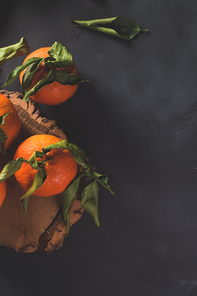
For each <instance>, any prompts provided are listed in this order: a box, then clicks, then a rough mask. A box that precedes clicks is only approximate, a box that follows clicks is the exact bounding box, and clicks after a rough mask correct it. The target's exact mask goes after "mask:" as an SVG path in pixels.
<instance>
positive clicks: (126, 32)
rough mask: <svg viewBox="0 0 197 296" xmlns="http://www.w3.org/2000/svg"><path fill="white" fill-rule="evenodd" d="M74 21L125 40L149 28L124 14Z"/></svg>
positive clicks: (81, 25)
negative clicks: (143, 26)
mask: <svg viewBox="0 0 197 296" xmlns="http://www.w3.org/2000/svg"><path fill="white" fill-rule="evenodd" d="M72 23H73V24H74V25H75V26H80V27H85V28H89V29H92V30H95V31H99V32H102V33H105V34H109V35H112V36H116V37H120V38H123V39H125V40H130V39H132V38H133V37H134V36H136V35H137V34H138V33H139V32H140V31H148V30H147V29H144V30H142V29H140V27H139V26H138V24H137V23H136V22H134V21H133V20H132V19H130V18H127V17H122V16H117V17H112V18H104V19H94V20H85V21H80V20H73V21H72Z"/></svg>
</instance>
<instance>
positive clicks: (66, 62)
mask: <svg viewBox="0 0 197 296" xmlns="http://www.w3.org/2000/svg"><path fill="white" fill-rule="evenodd" d="M48 54H49V55H50V56H51V57H52V58H53V59H54V60H55V61H56V62H58V63H60V65H61V66H63V67H73V58H72V55H71V53H70V52H69V51H68V49H67V48H66V47H65V46H63V45H62V44H61V43H59V42H57V41H56V42H55V43H54V44H53V45H52V46H51V48H50V49H49V51H48Z"/></svg>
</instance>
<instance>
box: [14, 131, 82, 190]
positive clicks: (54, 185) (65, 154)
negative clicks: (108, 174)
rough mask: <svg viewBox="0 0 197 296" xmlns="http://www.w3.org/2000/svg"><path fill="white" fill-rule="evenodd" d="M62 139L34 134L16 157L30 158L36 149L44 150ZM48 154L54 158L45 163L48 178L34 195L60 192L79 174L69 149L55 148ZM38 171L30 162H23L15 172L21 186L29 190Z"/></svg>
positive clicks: (18, 149) (22, 144) (20, 146)
mask: <svg viewBox="0 0 197 296" xmlns="http://www.w3.org/2000/svg"><path fill="white" fill-rule="evenodd" d="M60 141H61V139H60V138H58V137H56V136H52V135H45V134H43V135H33V136H31V137H29V138H27V139H26V140H25V141H24V142H22V143H21V144H20V145H19V147H18V148H17V150H16V153H15V156H14V159H16V158H19V157H24V158H25V159H29V157H30V156H31V155H32V154H33V153H34V152H35V151H36V150H37V151H42V148H44V147H46V146H48V145H50V144H54V143H57V142H60ZM47 156H50V157H51V158H52V160H48V161H46V163H45V165H44V168H45V169H46V173H47V178H46V180H45V182H44V183H43V184H42V186H41V187H40V188H38V189H37V190H36V191H35V192H34V194H33V195H37V196H52V195H56V194H59V193H61V192H63V191H64V190H65V189H66V187H67V186H68V185H69V184H70V182H71V181H72V180H73V179H74V178H75V176H76V174H77V163H76V162H75V160H74V159H73V158H72V156H71V154H70V152H69V151H67V150H64V149H54V150H51V151H50V152H49V153H47ZM38 160H39V159H38ZM37 172H38V171H37V170H35V169H33V168H32V167H31V166H30V165H29V163H23V164H22V166H21V168H20V169H19V170H18V171H17V172H16V173H15V177H16V180H17V181H18V183H19V184H20V185H21V187H22V188H23V189H24V190H26V191H28V190H29V188H30V187H31V185H32V182H33V180H34V177H35V175H36V173H37Z"/></svg>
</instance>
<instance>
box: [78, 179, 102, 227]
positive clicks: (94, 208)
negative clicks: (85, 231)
mask: <svg viewBox="0 0 197 296" xmlns="http://www.w3.org/2000/svg"><path fill="white" fill-rule="evenodd" d="M98 194H99V187H98V184H97V182H96V181H94V182H93V183H91V184H89V185H88V186H87V187H85V189H84V190H83V193H82V198H81V206H82V207H83V208H84V209H85V210H86V211H87V212H88V213H89V214H90V215H91V216H92V218H93V219H94V222H95V224H96V226H99V225H100V222H99V215H98Z"/></svg>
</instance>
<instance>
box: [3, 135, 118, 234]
mask: <svg viewBox="0 0 197 296" xmlns="http://www.w3.org/2000/svg"><path fill="white" fill-rule="evenodd" d="M53 149H66V150H68V151H69V152H70V153H71V155H72V157H73V159H74V160H75V161H76V162H77V163H78V164H79V166H80V167H81V175H80V176H78V177H77V178H75V180H74V181H73V182H72V183H71V185H70V186H68V187H67V188H66V189H65V191H64V192H63V193H62V198H63V216H64V222H65V224H66V225H67V234H68V233H69V230H70V219H69V210H70V207H71V205H72V202H73V201H74V199H75V197H76V195H77V191H78V189H79V184H80V179H81V178H82V177H84V176H88V177H89V179H91V180H92V182H91V183H90V184H88V185H87V186H86V187H85V189H84V190H83V192H82V197H81V206H82V207H83V208H84V209H85V210H86V211H87V212H88V213H89V214H90V215H91V216H92V217H93V219H94V221H95V223H96V225H97V226H99V225H100V222H99V215H98V197H99V186H98V184H99V185H101V186H103V187H104V188H106V189H107V190H108V191H110V192H111V193H112V194H114V192H113V191H112V189H111V188H110V187H109V185H108V178H107V176H106V175H101V174H98V173H96V172H95V171H93V169H92V166H91V165H90V164H89V162H88V161H87V159H86V156H85V153H84V152H83V150H82V149H81V148H79V147H77V146H76V145H74V144H72V143H70V142H68V141H67V140H62V141H60V142H57V143H55V144H52V145H49V146H46V147H44V148H42V151H35V152H34V153H33V154H32V155H31V157H30V158H29V159H28V160H27V159H25V158H23V157H20V158H17V159H14V160H11V161H10V162H8V163H7V164H6V165H5V166H4V168H3V170H2V171H1V173H0V183H2V182H3V181H4V180H6V179H7V178H10V177H11V176H12V175H13V174H14V173H15V172H16V171H18V170H19V169H20V168H21V166H22V164H23V163H24V162H26V163H29V164H30V165H31V167H32V168H33V169H35V170H37V171H38V172H37V173H36V175H35V178H34V181H33V183H32V186H31V188H30V189H29V190H28V191H27V192H26V193H25V194H24V195H23V196H22V197H21V203H22V207H23V211H24V214H26V212H27V206H28V202H29V198H30V196H31V195H32V194H33V193H34V192H35V191H36V190H37V189H38V188H40V186H42V184H43V183H44V181H45V180H46V178H47V172H46V170H45V163H46V162H47V161H53V159H51V158H50V157H49V156H48V155H47V153H48V152H50V151H51V150H53Z"/></svg>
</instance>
